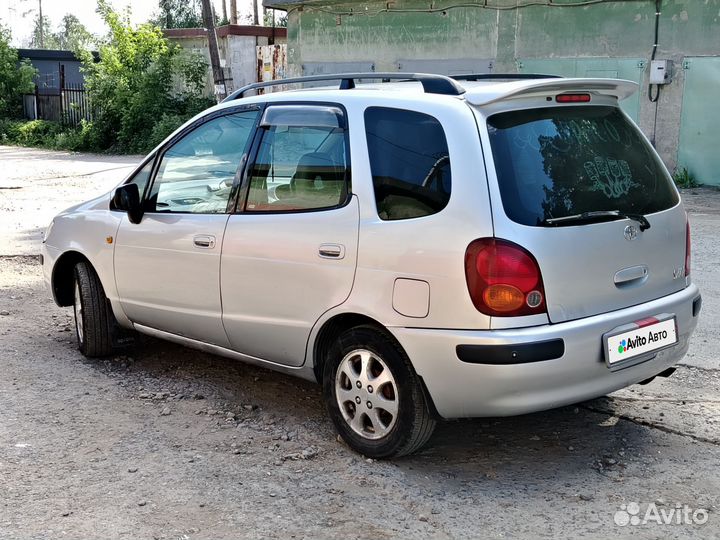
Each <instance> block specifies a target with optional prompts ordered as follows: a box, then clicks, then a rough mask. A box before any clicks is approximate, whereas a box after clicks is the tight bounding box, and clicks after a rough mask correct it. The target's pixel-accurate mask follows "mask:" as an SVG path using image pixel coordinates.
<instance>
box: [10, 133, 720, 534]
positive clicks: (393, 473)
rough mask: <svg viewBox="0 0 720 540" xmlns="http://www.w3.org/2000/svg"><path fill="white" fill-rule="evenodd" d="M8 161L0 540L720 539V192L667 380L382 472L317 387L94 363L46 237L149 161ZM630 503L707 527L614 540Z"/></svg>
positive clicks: (455, 426) (215, 363) (437, 446)
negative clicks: (682, 511) (61, 294)
mask: <svg viewBox="0 0 720 540" xmlns="http://www.w3.org/2000/svg"><path fill="white" fill-rule="evenodd" d="M0 157H2V159H3V163H4V164H5V163H13V165H12V167H3V172H2V173H0V174H5V175H6V176H5V177H2V176H0V374H1V376H0V411H1V412H0V539H10V538H12V539H15V538H19V539H35V538H37V539H41V538H42V539H45V538H47V539H51V538H52V539H54V538H60V537H67V538H74V539H75V538H133V539H135V538H138V539H144V538H147V539H153V538H167V539H176V538H187V539H201V538H202V539H205V538H208V539H210V538H212V539H221V538H308V539H318V538H338V539H339V538H343V539H345V538H372V539H381V538H478V537H484V538H532V539H537V538H581V537H585V538H606V537H610V536H618V537H630V536H632V537H633V538H648V539H650V538H698V539H709V538H720V515H719V514H718V512H719V510H720V495H719V494H720V475H719V474H718V463H720V371H719V370H718V361H717V352H716V351H717V350H718V346H719V345H720V340H719V339H718V337H717V333H716V328H717V323H716V321H717V320H718V316H720V301H719V300H718V298H719V297H720V296H719V295H718V282H720V279H718V277H720V263H719V262H718V261H720V242H719V240H718V236H717V233H716V231H717V230H718V225H720V223H719V222H720V192H717V191H714V190H706V189H700V190H692V191H689V192H687V193H684V194H683V195H684V197H685V200H686V203H687V204H688V208H689V210H690V212H691V220H692V224H693V241H694V260H693V263H694V268H693V275H694V279H695V280H696V282H698V283H699V284H700V286H701V288H702V290H703V296H704V307H703V317H702V318H701V322H700V326H699V329H698V332H697V334H696V336H695V339H694V341H693V343H692V346H691V349H690V352H689V354H688V356H687V357H686V359H685V360H683V362H682V363H681V365H680V366H679V368H678V371H677V372H676V373H675V375H673V376H672V377H671V378H669V379H662V380H656V381H654V382H652V383H650V384H648V385H646V386H634V387H631V388H629V389H626V390H623V391H620V392H616V393H615V394H612V395H611V396H609V397H607V398H602V399H597V400H594V401H591V402H586V403H582V404H579V405H577V406H575V407H566V408H562V409H558V410H554V411H548V412H543V413H537V414H532V415H526V416H521V417H515V418H502V419H493V418H490V419H477V420H462V421H453V422H444V423H442V424H441V425H440V426H439V428H438V430H437V431H436V433H435V435H434V436H433V438H432V439H431V440H430V443H429V444H428V445H427V446H426V447H425V448H424V449H423V450H422V451H421V452H420V453H419V454H416V455H414V456H411V457H407V458H403V459H398V460H395V461H385V462H379V461H372V460H366V459H364V458H363V457H362V456H359V455H357V454H355V453H354V452H352V451H351V450H349V449H348V448H347V447H346V446H345V445H344V444H342V443H341V442H339V441H337V440H336V437H335V434H334V432H333V429H332V427H331V425H330V422H329V420H328V419H327V418H326V416H325V413H324V410H323V406H322V403H321V396H320V391H319V388H318V387H317V386H315V385H313V384H310V383H307V382H304V381H300V380H296V379H292V378H290V377H287V376H283V375H280V374H276V373H272V372H270V371H266V370H263V369H258V368H254V367H250V366H246V365H243V364H240V363H237V362H234V361H232V360H228V359H225V358H220V357H216V356H211V355H207V354H203V353H199V352H196V351H192V350H189V349H185V348H182V347H178V346H175V345H172V344H168V343H165V342H161V341H158V340H153V339H149V338H143V337H139V338H137V340H136V343H135V345H134V346H132V347H129V348H127V349H126V350H123V351H120V352H119V354H118V355H117V356H115V357H111V358H109V359H106V360H103V361H89V360H86V359H84V358H83V357H82V356H81V355H80V354H79V352H78V351H77V350H76V345H75V341H74V330H73V322H72V314H71V310H69V309H61V308H58V307H56V306H55V305H54V304H53V303H52V301H51V299H50V297H49V295H48V293H47V292H46V291H45V289H44V287H43V284H42V279H41V272H40V266H39V263H38V260H37V258H36V257H34V256H33V254H34V253H37V233H38V231H39V230H42V226H44V225H45V224H46V222H48V221H49V219H50V218H51V217H52V214H54V212H56V211H57V210H59V209H60V208H61V207H63V206H67V205H68V204H71V203H73V202H77V201H80V200H83V199H86V198H89V196H91V195H92V193H91V192H100V191H103V190H105V189H109V188H110V187H111V186H112V185H113V184H116V183H117V182H118V181H119V180H121V179H122V177H123V176H124V174H126V173H127V172H128V171H129V167H130V166H131V164H132V163H133V162H136V161H137V159H138V158H129V159H128V158H109V157H106V156H92V155H71V154H63V153H54V152H45V151H37V150H26V149H17V148H8V147H0ZM7 187H12V188H13V189H7ZM33 208H39V209H40V211H39V212H38V213H35V212H34V211H32V212H31V211H30V210H33ZM632 503H638V504H639V507H640V513H639V514H638V515H639V517H641V518H642V517H643V516H644V515H645V511H646V509H647V508H648V505H650V504H653V505H655V508H657V511H658V513H660V512H664V513H665V514H666V515H667V513H668V512H670V511H672V510H675V509H676V507H677V505H687V506H688V507H690V508H692V509H704V510H706V511H707V514H704V515H705V516H706V517H707V521H706V522H705V523H704V524H697V523H695V524H693V523H690V524H685V523H681V524H677V523H675V524H673V525H660V524H658V523H656V522H653V521H652V520H651V521H650V522H648V523H646V524H639V525H632V524H630V525H625V526H620V525H617V524H616V523H615V519H617V520H618V521H619V522H620V523H624V521H623V519H629V518H630V515H629V514H627V513H626V512H625V510H631V511H634V510H635V509H636V508H635V507H634V506H633V504H632ZM702 515H703V514H700V517H702Z"/></svg>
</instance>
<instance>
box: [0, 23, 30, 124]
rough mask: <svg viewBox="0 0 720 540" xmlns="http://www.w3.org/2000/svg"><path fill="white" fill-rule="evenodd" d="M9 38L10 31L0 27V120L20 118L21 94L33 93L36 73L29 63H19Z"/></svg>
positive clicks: (24, 61) (25, 61)
mask: <svg viewBox="0 0 720 540" xmlns="http://www.w3.org/2000/svg"><path fill="white" fill-rule="evenodd" d="M10 38H11V34H10V30H9V29H7V28H5V27H4V26H1V25H0V119H2V118H11V117H16V116H20V114H21V113H22V94H26V93H30V92H32V91H33V88H34V87H35V85H34V83H33V78H34V77H35V75H36V73H37V71H36V70H35V69H34V68H33V67H32V66H31V65H30V62H28V61H27V60H23V61H19V59H18V54H17V50H15V49H13V48H12V47H10Z"/></svg>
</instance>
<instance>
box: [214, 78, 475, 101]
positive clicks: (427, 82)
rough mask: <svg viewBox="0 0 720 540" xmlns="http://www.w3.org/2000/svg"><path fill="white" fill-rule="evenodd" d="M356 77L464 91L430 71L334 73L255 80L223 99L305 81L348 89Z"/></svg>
mask: <svg viewBox="0 0 720 540" xmlns="http://www.w3.org/2000/svg"><path fill="white" fill-rule="evenodd" d="M356 79H381V80H382V82H389V81H391V80H396V81H397V80H399V81H418V82H419V83H421V84H422V86H423V90H424V91H425V93H426V94H443V95H447V96H459V95H462V94H463V93H465V89H464V88H463V87H462V86H460V85H459V84H458V83H457V82H455V80H453V78H450V77H446V76H444V75H435V74H432V73H376V72H368V73H334V74H329V75H310V76H308V77H296V78H294V79H278V80H276V81H264V82H257V83H252V84H248V85H245V86H243V87H242V88H238V89H237V90H235V91H234V92H232V93H231V94H230V95H229V96H228V97H226V98H225V99H223V101H222V102H223V103H224V102H226V101H233V100H235V99H240V98H242V97H244V95H245V92H249V91H250V90H257V89H258V88H267V87H268V86H278V85H281V84H299V83H306V82H318V81H340V87H339V88H340V90H350V89H352V88H355V80H356Z"/></svg>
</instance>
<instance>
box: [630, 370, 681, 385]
mask: <svg viewBox="0 0 720 540" xmlns="http://www.w3.org/2000/svg"><path fill="white" fill-rule="evenodd" d="M675 370H677V368H675V367H670V368H667V369H666V370H665V371H661V372H660V373H658V374H657V375H653V376H652V377H650V378H649V379H645V380H644V381H640V382H639V383H638V384H642V385H643V386H645V385H646V384H650V383H651V382H653V381H654V380H655V377H664V378H666V379H667V378H668V377H669V376H670V375H672V374H673V373H675Z"/></svg>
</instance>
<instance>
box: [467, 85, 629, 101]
mask: <svg viewBox="0 0 720 540" xmlns="http://www.w3.org/2000/svg"><path fill="white" fill-rule="evenodd" d="M638 88H639V86H638V84H637V83H634V82H633V81H626V80H622V79H540V80H530V81H527V80H526V81H511V82H505V83H498V84H488V85H482V86H477V87H475V88H471V89H468V91H467V92H466V93H465V100H466V101H467V102H468V103H470V104H471V105H488V104H490V103H494V102H496V101H500V100H502V99H510V98H517V97H529V96H547V95H548V94H559V93H564V92H593V93H596V94H602V95H606V96H613V97H616V98H617V99H618V100H621V99H625V98H627V97H630V96H631V95H633V94H634V93H635V92H637V90H638Z"/></svg>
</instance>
